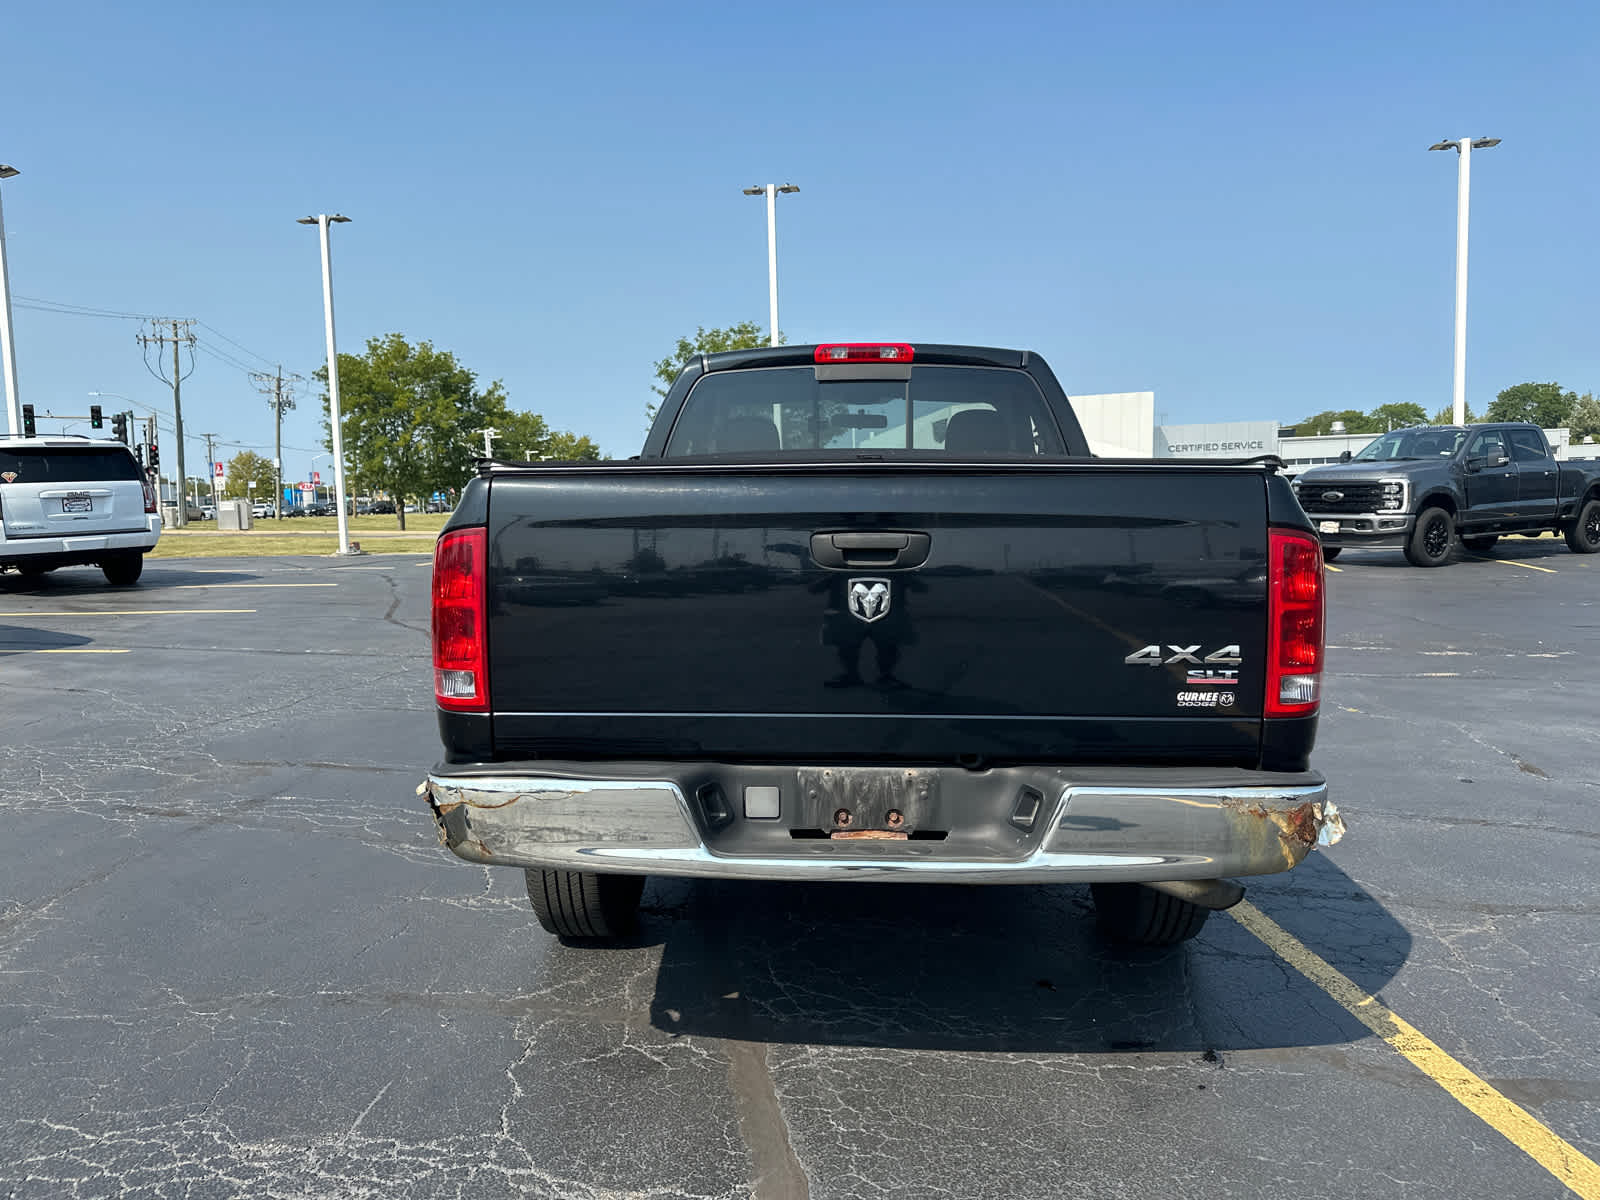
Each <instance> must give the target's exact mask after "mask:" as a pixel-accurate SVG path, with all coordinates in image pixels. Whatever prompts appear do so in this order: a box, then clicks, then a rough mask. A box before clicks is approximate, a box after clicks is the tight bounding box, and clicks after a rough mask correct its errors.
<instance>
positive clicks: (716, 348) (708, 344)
mask: <svg viewBox="0 0 1600 1200" xmlns="http://www.w3.org/2000/svg"><path fill="white" fill-rule="evenodd" d="M784 341H785V338H784V336H783V334H782V333H781V332H780V333H779V334H778V343H779V344H780V345H782V344H783V342H784ZM766 344H767V334H766V331H765V330H764V329H763V328H762V327H761V325H759V324H758V323H757V322H755V321H741V322H739V324H737V325H729V326H728V327H727V328H726V329H707V328H706V327H705V326H703V325H702V326H700V327H699V328H697V329H696V330H695V331H694V336H693V337H692V338H687V337H681V338H679V339H678V345H677V347H676V348H675V349H674V350H673V352H672V353H671V354H669V355H668V356H667V357H666V358H663V359H662V360H661V361H660V362H658V363H656V382H655V383H653V384H651V385H650V390H651V391H652V392H654V393H655V394H656V395H658V396H665V395H666V394H667V391H668V390H669V389H670V388H671V387H672V384H673V381H674V380H676V379H677V378H678V374H679V372H681V371H682V370H683V368H684V365H685V364H686V363H687V362H688V361H689V360H690V359H691V358H693V357H694V356H695V355H697V354H719V353H721V352H722V351H724V350H753V349H756V348H757V347H759V346H765V345H766ZM644 411H645V416H646V417H648V418H649V419H650V420H652V421H654V420H655V419H656V404H655V401H651V402H650V403H649V404H646V405H645V406H644Z"/></svg>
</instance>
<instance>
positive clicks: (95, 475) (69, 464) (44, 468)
mask: <svg viewBox="0 0 1600 1200" xmlns="http://www.w3.org/2000/svg"><path fill="white" fill-rule="evenodd" d="M143 478H144V477H143V475H142V474H141V473H140V471H139V464H138V463H137V462H135V461H134V458H133V455H132V454H130V453H129V452H128V451H126V450H112V449H107V448H106V447H104V446H40V447H38V448H34V447H29V448H28V449H26V450H17V449H0V482H3V483H10V484H34V485H39V484H63V483H109V482H112V481H114V480H127V481H131V482H133V483H142V482H143Z"/></svg>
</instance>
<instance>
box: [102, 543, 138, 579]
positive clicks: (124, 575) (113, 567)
mask: <svg viewBox="0 0 1600 1200" xmlns="http://www.w3.org/2000/svg"><path fill="white" fill-rule="evenodd" d="M100 570H101V571H103V572H105V577H106V582H107V583H109V584H111V585H112V586H113V587H128V586H130V585H132V584H135V583H138V582H139V576H140V575H142V574H144V555H143V554H141V553H140V552H139V551H137V550H119V551H117V552H116V553H115V554H108V555H106V557H105V558H103V559H101V560H100Z"/></svg>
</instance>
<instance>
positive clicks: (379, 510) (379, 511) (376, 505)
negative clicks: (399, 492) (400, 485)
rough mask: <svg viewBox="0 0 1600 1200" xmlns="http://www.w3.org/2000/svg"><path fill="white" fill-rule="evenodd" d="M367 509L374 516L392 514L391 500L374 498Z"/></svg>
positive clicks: (392, 504)
mask: <svg viewBox="0 0 1600 1200" xmlns="http://www.w3.org/2000/svg"><path fill="white" fill-rule="evenodd" d="M367 511H368V512H369V513H371V514H372V515H373V516H375V517H381V516H391V517H392V516H394V501H393V500H374V501H373V502H372V504H371V505H370V506H369V507H368V508H367Z"/></svg>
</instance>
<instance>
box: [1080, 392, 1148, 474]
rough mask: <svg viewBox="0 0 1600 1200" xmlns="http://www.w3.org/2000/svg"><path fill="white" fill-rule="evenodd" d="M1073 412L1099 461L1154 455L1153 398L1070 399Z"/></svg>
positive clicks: (1139, 394) (1143, 395) (1136, 395)
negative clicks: (1100, 458) (1100, 459)
mask: <svg viewBox="0 0 1600 1200" xmlns="http://www.w3.org/2000/svg"><path fill="white" fill-rule="evenodd" d="M1070 399H1071V401H1072V411H1073V412H1074V413H1075V414H1077V417H1078V424H1079V425H1081V426H1082V427H1083V435H1084V437H1086V438H1088V439H1089V449H1090V450H1092V451H1093V452H1094V453H1095V454H1098V455H1099V456H1100V457H1102V458H1150V457H1151V456H1152V455H1153V454H1154V453H1155V430H1156V394H1155V393H1154V392H1104V393H1101V394H1099V395H1094V396H1072V397H1070Z"/></svg>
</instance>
